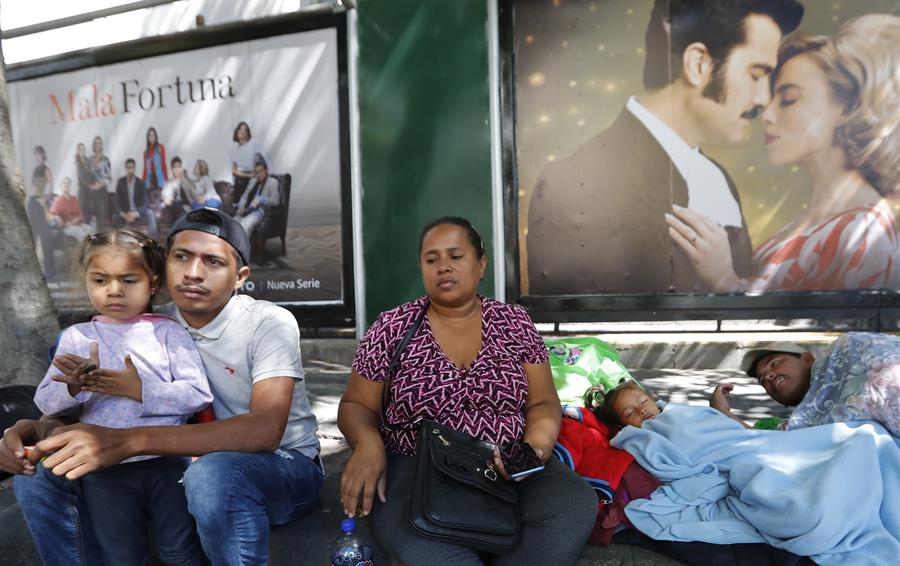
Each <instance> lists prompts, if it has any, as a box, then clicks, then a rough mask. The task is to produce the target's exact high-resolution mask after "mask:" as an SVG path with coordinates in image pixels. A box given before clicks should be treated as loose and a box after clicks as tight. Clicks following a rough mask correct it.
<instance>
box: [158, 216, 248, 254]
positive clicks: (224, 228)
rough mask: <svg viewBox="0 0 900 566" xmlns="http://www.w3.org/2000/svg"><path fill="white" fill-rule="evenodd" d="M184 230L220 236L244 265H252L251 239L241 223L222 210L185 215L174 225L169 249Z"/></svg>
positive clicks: (170, 234)
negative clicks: (177, 235)
mask: <svg viewBox="0 0 900 566" xmlns="http://www.w3.org/2000/svg"><path fill="white" fill-rule="evenodd" d="M184 230H196V231H198V232H206V233H207V234H212V235H213V236H218V237H219V238H222V239H223V240H225V241H226V242H228V243H229V244H231V247H232V248H234V250H235V251H236V252H237V254H238V255H239V256H240V258H241V261H242V262H243V264H244V265H248V264H249V263H250V238H248V237H247V233H246V232H245V231H244V227H243V226H241V223H240V222H238V221H237V220H235V219H234V218H232V217H230V216H228V215H227V214H225V213H224V212H222V211H221V210H218V209H215V208H209V207H204V208H198V209H197V210H192V211H190V212H188V213H186V214H183V215H182V216H181V217H180V218H178V220H176V221H175V223H174V224H172V229H171V230H170V231H169V238H168V244H169V245H168V247H171V243H172V238H173V237H174V236H175V234H177V233H178V232H182V231H184Z"/></svg>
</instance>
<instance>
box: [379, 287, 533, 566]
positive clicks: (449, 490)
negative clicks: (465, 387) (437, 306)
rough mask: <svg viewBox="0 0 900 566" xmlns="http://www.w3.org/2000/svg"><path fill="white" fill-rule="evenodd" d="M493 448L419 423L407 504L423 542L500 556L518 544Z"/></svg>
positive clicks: (514, 505)
mask: <svg viewBox="0 0 900 566" xmlns="http://www.w3.org/2000/svg"><path fill="white" fill-rule="evenodd" d="M427 311H428V304H427V303H426V304H425V308H424V309H423V310H422V313H421V314H420V315H419V316H418V318H417V319H416V320H415V322H414V323H413V325H412V326H411V327H410V329H409V330H408V331H407V332H406V335H405V336H404V337H403V340H401V342H400V344H399V345H398V346H397V349H396V350H395V351H394V354H393V357H392V359H391V362H390V364H389V366H388V372H387V376H386V378H385V383H384V389H383V393H382V403H381V421H382V424H383V426H384V427H385V428H388V429H394V428H398V427H397V425H392V424H390V423H388V420H387V409H386V407H387V403H388V402H389V400H390V386H391V381H392V380H393V377H394V373H395V371H396V367H397V364H398V362H399V359H400V354H401V353H402V352H403V350H404V349H405V348H406V346H407V344H408V343H409V341H410V340H411V339H412V337H413V335H414V334H415V333H416V331H417V330H418V329H419V326H421V324H422V319H424V318H425V313H426V312H427ZM493 456H494V453H493V445H492V444H490V443H488V442H484V441H482V440H479V439H477V438H475V437H473V436H470V435H468V434H465V433H462V432H459V431H456V430H453V429H451V428H449V427H447V426H444V425H442V424H438V423H436V422H433V421H429V420H423V421H422V422H421V424H420V426H419V433H418V440H417V443H416V469H415V476H414V478H413V483H412V486H411V488H410V494H409V499H408V500H407V502H406V513H407V516H408V518H409V521H410V523H411V524H412V527H413V529H414V530H415V531H416V532H417V533H419V534H420V535H422V536H423V537H425V538H430V539H434V540H440V541H443V542H448V543H451V544H459V545H462V546H467V547H470V548H475V549H477V550H484V551H488V552H493V553H500V552H504V551H507V550H510V549H512V548H514V547H515V546H516V545H517V544H518V543H519V510H518V499H519V493H518V490H517V489H516V487H515V485H514V484H513V482H510V481H507V480H505V479H503V478H502V477H500V475H499V474H498V473H497V471H496V470H494V467H493V462H492V460H493Z"/></svg>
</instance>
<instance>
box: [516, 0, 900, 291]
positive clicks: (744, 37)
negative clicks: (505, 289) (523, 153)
mask: <svg viewBox="0 0 900 566" xmlns="http://www.w3.org/2000/svg"><path fill="white" fill-rule="evenodd" d="M802 17H803V7H802V6H801V5H800V4H799V3H798V2H796V1H795V0H726V1H715V2H713V1H710V0H656V2H655V3H654V7H653V11H652V14H651V16H650V22H649V24H648V27H647V31H646V36H645V44H646V45H645V46H646V61H645V65H644V76H643V79H644V92H643V93H642V94H641V95H639V96H636V97H631V98H630V99H629V100H628V103H627V104H626V107H625V108H624V109H623V110H622V111H621V113H620V114H619V116H618V118H617V119H616V120H615V121H614V122H613V124H612V125H611V126H610V127H609V128H607V129H606V130H605V131H603V132H602V133H600V134H599V135H598V136H596V137H595V138H593V139H591V140H589V141H588V142H587V143H585V144H584V145H582V146H581V147H580V148H579V149H578V150H576V151H575V153H574V154H572V155H571V156H570V157H568V158H566V159H564V160H560V161H557V162H554V163H551V164H550V165H548V166H547V167H546V168H545V169H544V171H543V173H542V174H541V177H540V179H539V180H538V183H537V185H536V186H535V188H534V192H533V195H532V199H531V204H530V208H529V215H528V232H527V252H528V273H529V285H530V290H529V293H530V294H532V295H548V294H592V293H666V292H675V293H707V292H720V293H728V292H746V291H785V290H788V291H791V290H795V291H821V290H836V289H859V288H898V287H900V280H898V278H900V265H897V264H898V260H900V241H898V238H900V236H898V230H897V226H896V223H895V220H894V217H893V214H892V212H891V210H890V208H889V206H888V205H887V204H886V202H885V201H884V197H888V196H891V195H893V194H894V193H895V191H897V189H898V177H897V171H898V170H900V127H898V123H897V122H898V120H900V82H898V80H897V78H896V76H895V70H896V69H897V68H898V67H900V18H898V17H896V16H893V15H881V14H869V15H865V16H861V17H858V18H855V19H852V20H849V21H847V22H846V23H845V24H844V25H843V26H842V27H841V28H840V30H839V31H838V32H837V33H836V34H835V35H834V36H832V37H822V36H816V37H791V38H789V39H786V40H784V38H785V36H787V35H788V34H791V33H792V32H793V31H794V30H796V29H797V27H798V26H799V25H800V22H801V20H802ZM783 40H784V41H783ZM756 117H760V118H761V119H762V121H763V122H764V125H765V131H766V139H765V143H766V149H767V153H768V158H769V160H770V161H771V162H772V163H773V164H797V165H798V166H800V167H802V168H804V169H806V171H807V172H808V173H809V177H810V179H811V193H810V198H809V201H808V205H807V206H806V207H805V209H804V210H802V211H799V213H798V214H797V215H795V219H794V221H793V222H791V223H789V224H788V225H786V226H784V227H783V228H781V229H780V230H779V231H778V232H777V233H776V234H775V235H774V236H772V237H771V238H769V239H768V240H767V241H765V242H764V243H762V244H761V245H758V246H757V247H756V249H755V250H754V249H753V247H752V245H751V241H750V236H749V232H748V229H747V223H746V220H745V218H744V213H743V211H742V208H741V201H740V196H739V193H738V190H737V188H736V187H735V185H734V183H733V181H732V180H731V178H730V177H729V175H728V172H727V171H725V170H724V168H722V167H721V166H719V165H718V164H717V163H715V162H714V161H712V160H711V159H709V158H708V157H706V156H705V155H704V154H703V152H702V151H701V150H700V147H702V146H703V144H706V143H722V142H727V143H736V142H739V141H741V139H742V138H743V137H744V134H745V131H746V129H747V127H748V126H749V125H750V123H751V121H752V120H753V119H754V118H756Z"/></svg>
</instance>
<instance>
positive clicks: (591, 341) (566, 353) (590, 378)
mask: <svg viewBox="0 0 900 566" xmlns="http://www.w3.org/2000/svg"><path fill="white" fill-rule="evenodd" d="M544 344H546V345H547V349H548V350H549V351H550V371H551V372H553V384H554V385H555V386H556V391H557V393H559V400H560V401H561V402H563V403H566V404H569V405H576V406H579V407H580V406H582V405H583V402H582V396H583V395H584V392H585V391H587V390H588V388H589V387H591V386H594V385H602V386H603V387H604V388H605V389H606V390H607V391H608V390H610V389H612V388H613V387H615V386H616V385H618V383H619V381H621V380H622V379H623V378H630V377H631V375H630V374H629V373H628V370H627V369H625V366H623V365H622V364H621V363H620V362H619V353H618V352H617V351H616V350H615V348H613V347H612V346H610V345H609V344H607V343H606V342H604V341H603V340H599V339H597V338H592V337H590V336H586V337H579V338H561V339H558V340H545V341H544Z"/></svg>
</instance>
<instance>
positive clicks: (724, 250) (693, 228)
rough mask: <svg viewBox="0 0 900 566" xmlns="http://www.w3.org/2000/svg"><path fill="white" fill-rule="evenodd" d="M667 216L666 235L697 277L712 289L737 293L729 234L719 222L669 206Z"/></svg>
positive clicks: (686, 209) (684, 209) (737, 282)
mask: <svg viewBox="0 0 900 566" xmlns="http://www.w3.org/2000/svg"><path fill="white" fill-rule="evenodd" d="M672 210H673V212H674V213H675V214H674V215H673V214H666V215H665V217H666V222H667V223H668V224H669V236H670V237H671V238H672V240H673V241H674V242H675V243H676V244H678V247H680V248H681V249H682V250H684V253H686V254H687V256H688V257H689V258H690V260H691V263H692V264H693V265H694V269H696V270H697V274H698V275H699V276H700V278H701V279H703V280H704V281H705V282H706V283H707V284H709V285H710V286H712V287H713V288H714V289H715V290H717V291H721V292H729V291H736V290H738V289H739V287H740V279H739V278H738V276H737V274H735V272H734V264H733V263H732V259H731V244H730V242H729V240H728V232H726V231H725V228H723V227H722V226H720V225H719V224H718V222H716V221H715V220H713V219H711V218H709V217H708V216H705V215H703V214H700V213H699V212H695V211H693V210H691V209H689V208H683V207H680V206H678V205H674V204H673V205H672Z"/></svg>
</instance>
